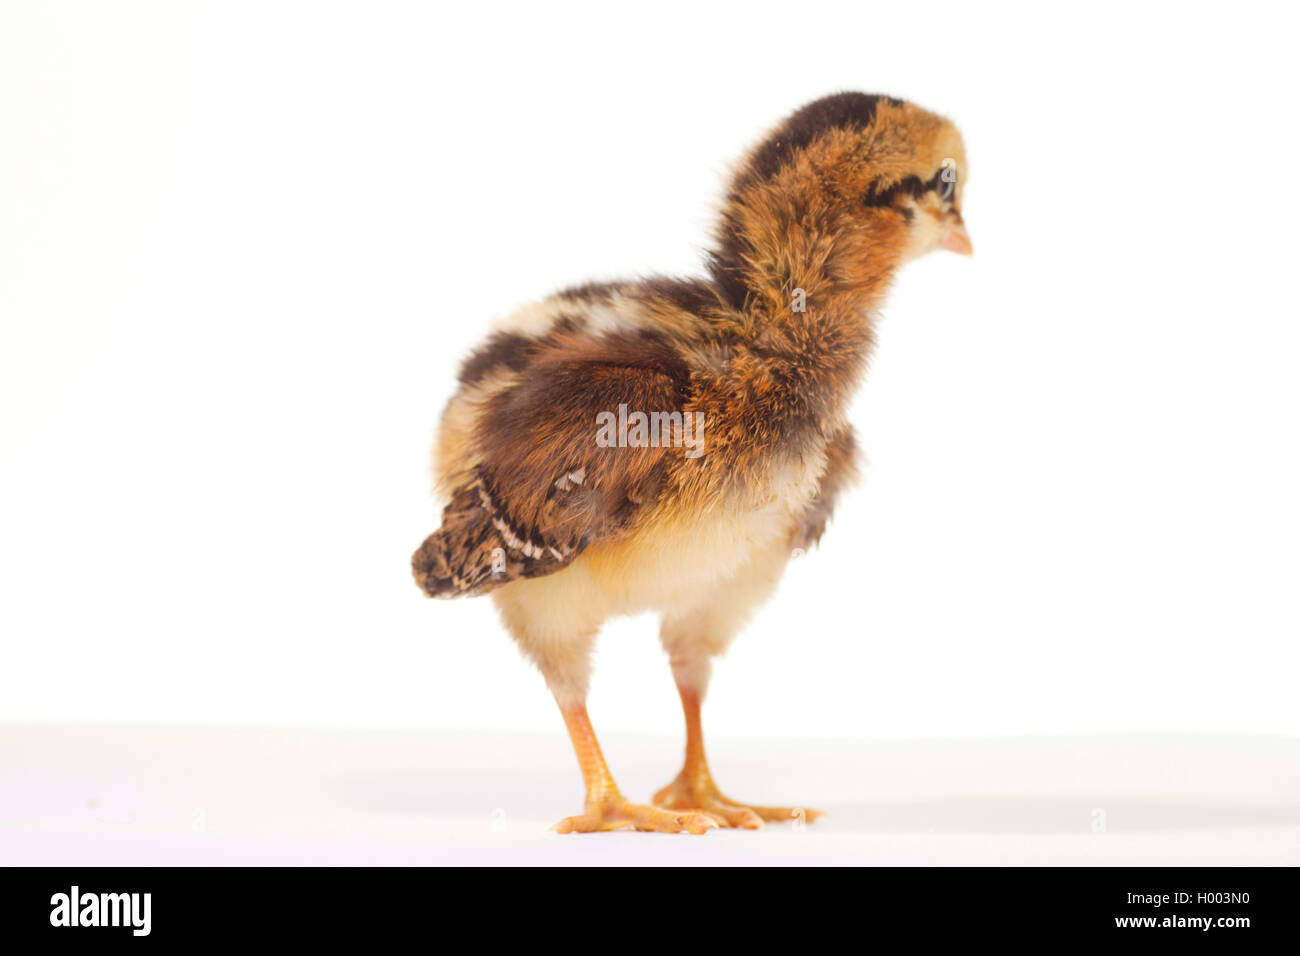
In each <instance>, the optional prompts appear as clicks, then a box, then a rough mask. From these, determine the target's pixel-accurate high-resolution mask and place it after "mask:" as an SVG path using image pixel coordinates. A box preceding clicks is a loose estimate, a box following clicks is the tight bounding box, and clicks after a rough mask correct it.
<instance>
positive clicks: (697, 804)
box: [653, 666, 822, 830]
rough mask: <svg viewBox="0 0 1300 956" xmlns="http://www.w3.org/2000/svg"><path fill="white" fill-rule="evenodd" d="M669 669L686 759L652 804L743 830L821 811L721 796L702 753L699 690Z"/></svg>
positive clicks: (807, 817) (808, 817)
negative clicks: (678, 698) (683, 729)
mask: <svg viewBox="0 0 1300 956" xmlns="http://www.w3.org/2000/svg"><path fill="white" fill-rule="evenodd" d="M688 670H689V669H688ZM673 671H674V674H675V675H676V676H677V691H678V693H679V694H681V698H682V710H683V712H684V713H685V716H686V762H685V763H684V764H683V765H682V771H681V773H679V774H678V775H677V777H676V779H674V780H673V782H672V783H670V784H668V786H666V787H664V788H663V789H662V790H660V791H659V792H658V793H656V794H655V795H654V797H653V803H654V804H655V806H659V807H668V808H671V809H674V810H684V809H687V808H690V809H694V810H699V811H702V812H704V813H707V814H708V815H709V816H711V817H714V818H715V819H716V820H717V821H718V822H719V823H721V824H722V825H724V826H728V827H740V828H742V829H745V830H757V829H759V828H761V827H762V826H763V823H764V821H766V822H769V823H780V822H784V821H790V820H802V821H806V822H810V823H811V822H812V821H813V820H816V819H817V818H818V817H819V816H821V815H822V812H821V811H820V810H811V809H808V808H807V807H764V806H758V805H755V804H750V803H744V802H742V801H739V800H732V799H731V798H729V797H725V796H723V795H722V792H721V791H720V790H719V789H718V785H717V784H716V783H714V782H713V774H712V773H711V772H710V771H709V763H708V760H707V759H705V756H704V731H703V729H702V727H701V724H700V698H701V692H700V690H699V689H698V688H697V687H696V686H694V682H692V681H691V680H690V679H689V678H687V679H683V676H682V671H683V669H682V668H680V667H677V666H674V668H673Z"/></svg>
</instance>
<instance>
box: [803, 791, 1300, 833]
mask: <svg viewBox="0 0 1300 956" xmlns="http://www.w3.org/2000/svg"><path fill="white" fill-rule="evenodd" d="M826 809H827V811H828V816H827V817H826V818H825V819H824V820H822V821H819V822H818V823H817V824H816V825H817V827H818V828H823V827H824V828H825V829H827V830H834V831H835V832H838V833H943V834H950V835H951V834H972V835H977V834H1034V833H1041V834H1046V833H1051V834H1061V835H1065V834H1071V833H1078V834H1090V833H1139V832H1157V831H1162V830H1219V829H1235V828H1241V827H1287V826H1300V805H1295V806H1287V805H1259V804H1246V803H1181V802H1175V801H1160V800H1134V799H1132V798H1127V797H1126V798H1116V799H1111V798H1093V800H1091V801H1090V800H1089V799H1088V798H1086V797H1080V798H1078V799H1070V798H1064V799H1063V798H1061V797H1050V798H1044V799H1041V800H1035V799H1033V798H1026V797H1001V798H999V797H989V798H985V799H979V800H923V801H917V802H915V803H869V804H859V805H856V806H841V807H836V806H831V807H827V808H826Z"/></svg>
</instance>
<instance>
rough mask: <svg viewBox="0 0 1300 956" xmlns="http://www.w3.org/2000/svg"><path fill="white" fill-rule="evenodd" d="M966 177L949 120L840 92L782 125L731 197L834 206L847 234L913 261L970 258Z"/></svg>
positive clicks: (751, 159)
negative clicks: (944, 255)
mask: <svg viewBox="0 0 1300 956" xmlns="http://www.w3.org/2000/svg"><path fill="white" fill-rule="evenodd" d="M965 180H966V151H965V148H964V146H963V145H962V139H961V134H960V133H959V132H958V131H957V127H956V126H954V125H953V124H952V123H951V122H950V121H949V120H947V119H945V118H943V117H942V116H938V115H936V114H934V113H931V112H929V111H927V110H924V109H922V108H920V107H918V106H915V105H913V104H911V103H908V102H905V101H903V100H899V99H894V98H892V97H887V96H875V95H869V94H865V93H837V94H834V95H832V96H827V97H823V98H822V99H819V100H816V101H814V102H812V103H809V104H808V105H806V106H804V107H802V108H801V109H799V110H797V111H796V112H795V113H794V114H792V115H791V116H790V117H789V118H787V119H786V120H785V121H784V122H783V123H781V124H780V125H779V126H777V127H776V128H775V129H774V130H773V131H772V132H771V133H770V134H769V135H768V136H767V138H766V139H764V140H763V141H762V142H761V143H760V144H759V145H758V146H757V147H756V148H755V149H754V150H753V151H752V152H751V153H750V154H749V156H748V158H747V160H746V161H745V162H744V163H743V164H742V166H741V168H740V170H739V171H738V173H737V176H736V179H735V181H734V183H733V193H732V195H733V196H737V197H740V196H745V195H747V194H748V195H749V196H753V197H754V198H755V199H757V198H758V196H757V195H756V194H757V193H765V194H766V195H767V197H768V198H769V199H776V198H777V197H780V199H781V201H783V202H784V203H787V204H792V205H794V206H797V207H799V206H801V207H806V209H807V210H813V209H817V208H819V207H820V208H822V210H823V211H825V208H826V207H827V206H829V207H831V208H833V209H834V211H835V215H836V218H837V219H838V220H839V222H840V223H841V224H842V225H843V227H844V228H847V229H848V230H850V231H852V232H855V233H857V234H858V235H860V236H865V237H869V238H870V241H874V242H882V241H883V242H888V243H889V244H890V245H893V246H896V247H897V248H898V250H899V261H907V260H910V259H915V258H917V257H918V256H921V255H924V254H926V253H928V252H931V251H933V250H935V249H947V250H950V251H952V252H958V253H962V254H964V255H969V254H970V253H971V251H972V246H971V239H970V235H969V233H968V232H967V231H966V225H965V222H964V221H963V219H962V214H961V208H962V206H961V203H962V194H963V190H964V188H965ZM792 211H793V212H794V213H795V219H796V221H797V220H798V219H799V218H800V217H801V215H803V211H802V210H801V209H794V210H792Z"/></svg>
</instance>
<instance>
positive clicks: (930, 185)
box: [862, 169, 957, 208]
mask: <svg viewBox="0 0 1300 956" xmlns="http://www.w3.org/2000/svg"><path fill="white" fill-rule="evenodd" d="M956 190H957V183H956V181H953V182H951V183H946V182H944V181H943V170H942V169H941V170H939V171H938V172H936V173H935V174H934V175H933V176H931V177H930V178H929V179H925V180H923V179H921V178H920V177H919V176H907V177H906V178H904V179H900V180H899V181H898V182H896V183H894V184H893V185H892V186H888V187H886V188H885V189H880V188H879V184H878V183H872V184H871V187H870V188H869V189H868V190H867V194H866V195H865V196H863V197H862V204H863V205H864V206H875V207H877V208H881V207H885V206H892V205H893V204H894V201H895V200H896V199H898V198H899V197H901V196H911V197H913V198H914V199H920V198H921V197H922V196H924V195H925V194H926V193H931V192H933V193H938V194H939V196H940V198H942V199H944V200H945V201H946V200H948V199H951V198H952V196H953V194H954V193H955V192H956Z"/></svg>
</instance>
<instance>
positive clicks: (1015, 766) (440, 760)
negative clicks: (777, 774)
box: [326, 734, 1300, 836]
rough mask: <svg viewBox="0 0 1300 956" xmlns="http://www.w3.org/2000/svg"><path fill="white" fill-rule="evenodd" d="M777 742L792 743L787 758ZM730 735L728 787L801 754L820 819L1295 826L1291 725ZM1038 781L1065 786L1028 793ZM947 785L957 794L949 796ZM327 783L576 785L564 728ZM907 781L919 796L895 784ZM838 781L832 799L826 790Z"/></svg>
mask: <svg viewBox="0 0 1300 956" xmlns="http://www.w3.org/2000/svg"><path fill="white" fill-rule="evenodd" d="M783 748H789V750H790V753H792V754H795V755H797V756H795V757H790V756H788V755H787V756H784V757H783V756H782V754H781V751H782V750H783ZM665 749H666V748H665V746H664V745H663V744H662V743H661V742H655V743H651V744H637V745H632V746H627V747H625V748H623V753H622V755H621V756H622V757H623V759H624V765H625V766H628V767H629V769H634V768H637V767H638V766H639V767H640V768H641V770H642V772H643V773H644V772H645V768H646V767H648V766H650V765H654V766H658V765H660V764H661V763H663V764H664V766H669V765H671V758H669V763H664V754H663V753H661V751H663V750H665ZM728 749H729V750H730V751H731V753H732V755H733V760H734V769H735V771H736V772H737V773H736V776H734V777H733V776H732V775H727V776H726V777H725V780H724V787H725V788H726V790H727V791H728V792H730V791H731V790H732V789H733V787H731V786H730V785H729V783H727V782H728V781H730V782H734V783H735V786H734V792H735V793H737V794H740V795H743V794H745V793H749V792H751V789H752V790H753V791H754V792H762V791H763V790H765V789H766V788H763V787H761V786H755V787H752V788H751V787H750V783H744V784H742V783H739V782H735V781H737V780H739V779H744V778H748V780H749V781H750V782H754V781H761V780H766V779H769V778H770V777H771V771H770V769H769V768H770V767H772V766H773V765H775V764H779V765H785V766H788V765H790V764H791V763H797V764H798V765H799V767H800V769H799V770H798V771H797V772H796V773H797V776H798V777H799V780H800V782H799V785H798V789H799V791H800V792H801V793H802V794H804V795H813V794H818V793H822V794H825V795H826V796H827V799H824V800H820V801H817V802H816V803H814V804H813V805H814V806H818V807H820V808H821V809H824V810H826V811H828V816H827V817H826V818H825V819H824V820H821V821H818V822H817V823H816V824H814V825H813V826H812V827H810V832H816V833H821V832H827V833H854V834H945V835H962V834H965V835H975V836H978V835H982V834H984V835H997V834H1002V835H1014V834H1027V835H1032V834H1053V835H1062V836H1064V835H1070V834H1078V835H1087V834H1099V833H1158V832H1168V831H1175V830H1192V831H1195V830H1222V829H1249V828H1284V827H1300V741H1297V740H1295V739H1293V738H1281V737H1272V738H1270V737H1259V736H1248V735H1231V736H1230V735H1220V736H1212V735H1190V734H1188V735H1178V734H1171V735H1147V736H1136V735H1135V736H1123V735H1115V736H1098V737H1088V738H1047V737H1042V738H1005V739H991V740H973V739H969V740H942V741H936V740H928V741H915V742H908V741H869V740H865V741H816V742H799V741H784V742H773V743H772V744H767V743H759V742H754V741H750V742H748V743H746V744H744V745H737V744H733V745H731V746H729V747H728ZM973 777H974V778H976V779H973ZM872 779H887V780H889V781H890V783H891V786H890V787H889V790H888V796H887V797H886V796H885V794H884V793H883V792H882V793H881V799H878V800H877V799H872V797H871V795H870V794H871V789H872V788H871V786H870V784H869V783H868V784H866V785H865V786H864V785H861V784H860V783H859V782H860V781H870V780H872ZM1045 781H1053V782H1054V786H1053V787H1052V788H1051V789H1053V790H1055V791H1056V792H1054V793H1050V794H1044V795H1043V796H1041V797H1038V796H1034V792H1035V791H1036V790H1042V789H1044V782H1045ZM620 782H621V783H623V784H624V792H625V793H627V794H628V795H629V796H631V797H634V798H638V799H641V798H644V797H647V796H648V795H649V794H650V793H651V792H653V785H651V784H650V783H648V782H646V781H637V780H636V779H635V776H634V775H633V774H627V775H624V776H623V777H621V778H620ZM786 782H787V781H784V780H783V781H782V783H786ZM846 782H848V783H851V784H852V786H851V788H850V792H853V796H852V797H849V798H848V799H844V797H845V785H846ZM949 784H951V789H952V790H953V791H954V793H953V794H952V795H951V796H945V795H942V791H943V790H944V789H946V788H948V786H949ZM326 787H327V789H328V791H329V792H330V793H331V795H332V796H333V797H334V799H335V800H337V801H338V802H339V803H340V804H341V805H343V806H346V807H348V808H350V809H352V810H357V811H361V812H366V813H377V814H384V815H400V816H412V817H422V818H426V819H429V820H436V819H442V820H456V821H464V822H465V823H467V824H473V823H474V822H475V821H478V822H491V821H493V820H497V819H501V818H505V819H510V820H516V821H518V820H549V819H559V818H560V817H562V816H566V815H568V814H570V813H573V812H575V810H576V808H577V807H578V806H580V803H581V799H582V791H581V786H580V783H579V780H578V775H577V771H576V767H574V766H573V764H572V763H571V755H569V754H568V753H567V752H566V749H565V747H564V745H563V742H561V741H558V740H545V741H541V740H535V741H528V740H522V739H518V738H516V739H509V738H494V739H491V740H489V739H482V740H481V741H476V742H475V743H474V744H473V745H472V746H470V747H458V748H449V749H443V748H440V747H439V746H438V745H437V744H435V743H433V742H432V741H431V742H430V745H429V746H428V747H427V748H426V749H424V750H423V751H421V752H419V753H418V754H413V760H412V765H411V767H410V768H409V769H407V768H405V767H401V768H397V769H392V768H389V769H386V770H379V769H375V770H374V771H352V772H344V773H340V774H338V775H337V776H334V777H333V778H332V779H330V780H329V781H327V784H326ZM909 789H914V790H915V791H916V792H917V793H918V795H920V794H924V796H918V799H916V800H905V799H899V794H900V792H901V793H906V792H907V791H908V790H909ZM643 791H644V792H643ZM980 791H984V792H983V793H981V792H980ZM936 792H938V793H939V795H936ZM836 793H838V794H839V795H840V800H839V801H837V800H835V799H834V798H833V797H831V795H832V794H836ZM772 796H773V797H775V795H774V794H773V795H772ZM767 802H771V803H780V802H782V801H780V800H778V799H770V800H768V801H767Z"/></svg>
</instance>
